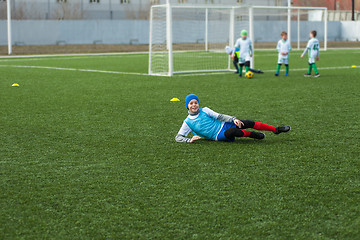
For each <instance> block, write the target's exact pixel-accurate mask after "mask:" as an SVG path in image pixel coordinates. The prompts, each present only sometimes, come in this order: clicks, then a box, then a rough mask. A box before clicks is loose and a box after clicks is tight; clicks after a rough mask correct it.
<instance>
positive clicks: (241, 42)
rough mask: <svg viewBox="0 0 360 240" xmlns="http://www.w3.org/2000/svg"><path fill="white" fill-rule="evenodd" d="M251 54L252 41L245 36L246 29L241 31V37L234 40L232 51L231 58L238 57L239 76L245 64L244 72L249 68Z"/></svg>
mask: <svg viewBox="0 0 360 240" xmlns="http://www.w3.org/2000/svg"><path fill="white" fill-rule="evenodd" d="M236 48H239V49H240V51H238V52H235V49H236ZM252 55H253V49H252V43H251V40H250V39H249V38H248V37H247V31H246V30H242V31H241V38H239V39H238V40H236V43H235V47H234V52H233V59H235V57H237V58H238V59H239V66H240V68H239V77H241V76H242V69H243V66H245V72H247V71H249V69H250V60H251V57H252Z"/></svg>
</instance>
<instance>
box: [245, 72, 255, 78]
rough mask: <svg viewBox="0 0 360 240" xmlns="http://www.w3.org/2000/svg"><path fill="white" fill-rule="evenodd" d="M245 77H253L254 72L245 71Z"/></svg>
mask: <svg viewBox="0 0 360 240" xmlns="http://www.w3.org/2000/svg"><path fill="white" fill-rule="evenodd" d="M245 77H246V78H253V77H254V73H253V72H251V71H247V73H245Z"/></svg>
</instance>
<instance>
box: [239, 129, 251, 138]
mask: <svg viewBox="0 0 360 240" xmlns="http://www.w3.org/2000/svg"><path fill="white" fill-rule="evenodd" d="M241 131H243V133H244V136H243V137H250V133H251V132H250V131H246V130H242V129H241Z"/></svg>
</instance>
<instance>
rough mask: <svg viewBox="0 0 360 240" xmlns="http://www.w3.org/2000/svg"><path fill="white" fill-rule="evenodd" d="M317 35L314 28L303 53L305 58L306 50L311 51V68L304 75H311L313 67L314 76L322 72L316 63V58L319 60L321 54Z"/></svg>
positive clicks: (318, 75) (302, 55)
mask: <svg viewBox="0 0 360 240" xmlns="http://www.w3.org/2000/svg"><path fill="white" fill-rule="evenodd" d="M315 37H316V31H315V30H313V31H311V32H310V40H309V42H308V44H307V46H306V49H305V51H304V52H303V54H301V58H303V57H304V55H305V54H306V52H307V51H309V69H308V72H307V73H306V74H305V75H304V76H305V77H311V71H312V69H314V71H315V75H314V77H320V74H319V72H318V70H317V67H316V64H315V59H316V60H317V61H319V54H320V49H319V40H317V39H316V38H315Z"/></svg>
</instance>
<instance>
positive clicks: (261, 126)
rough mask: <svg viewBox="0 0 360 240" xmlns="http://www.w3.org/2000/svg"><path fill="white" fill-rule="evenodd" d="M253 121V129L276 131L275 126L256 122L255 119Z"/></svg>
mask: <svg viewBox="0 0 360 240" xmlns="http://www.w3.org/2000/svg"><path fill="white" fill-rule="evenodd" d="M254 122H255V126H254V129H256V130H265V131H271V132H275V131H276V127H273V126H270V125H267V124H265V123H262V122H256V121H254Z"/></svg>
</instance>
